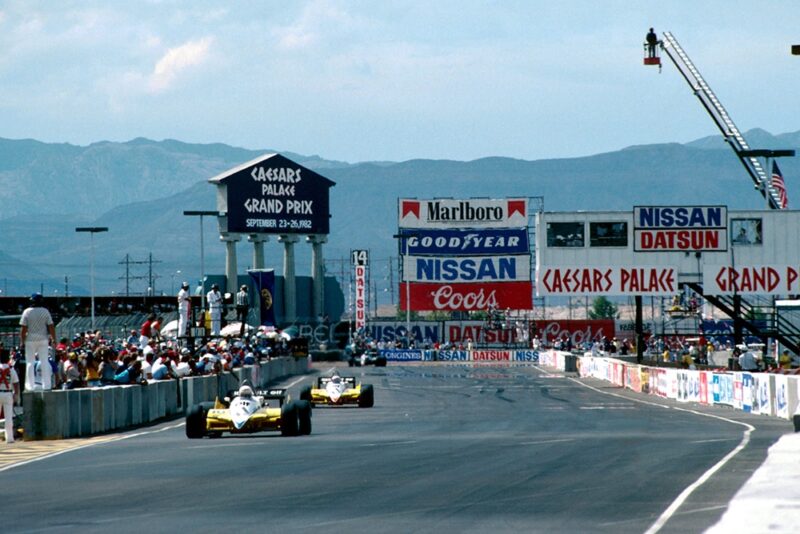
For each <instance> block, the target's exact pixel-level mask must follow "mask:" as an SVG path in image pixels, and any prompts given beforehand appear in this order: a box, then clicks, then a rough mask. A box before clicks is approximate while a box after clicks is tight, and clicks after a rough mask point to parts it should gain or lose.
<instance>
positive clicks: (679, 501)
mask: <svg viewBox="0 0 800 534" xmlns="http://www.w3.org/2000/svg"><path fill="white" fill-rule="evenodd" d="M570 380H571V381H573V382H575V383H576V384H580V385H581V386H583V387H585V388H589V389H591V390H593V391H596V392H598V393H602V394H603V395H611V396H612V397H619V398H622V399H625V400H629V401H633V402H638V403H641V404H648V405H650V406H660V407H662V408H666V409H672V410H678V411H681V412H688V413H692V414H695V415H699V416H701V417H710V418H712V419H719V420H721V421H725V422H727V423H732V424H734V425H739V426H743V427H745V429H746V430H745V431H744V433H743V434H742V440H741V441H740V442H739V445H737V446H736V448H735V449H733V450H732V451H731V452H729V453H728V454H726V455H725V457H724V458H722V459H721V460H720V461H719V462H717V463H716V464H714V465H713V466H712V467H711V468H710V469H709V470H708V471H706V472H705V473H703V474H702V475H701V476H700V478H698V479H697V480H695V481H694V482H693V483H692V484H690V485H689V486H687V487H686V489H684V490H683V491H682V492H681V494H680V495H678V497H677V498H676V499H675V500H674V501H672V504H670V505H669V506H668V507H667V509H666V510H664V512H663V513H662V514H661V515H660V516H659V517H658V519H657V520H656V522H655V523H653V524H652V526H651V527H650V528H649V529H647V530H646V531H645V534H655V533H656V532H658V531H659V530H661V528H662V527H663V526H664V525H665V524H666V523H667V521H669V520H670V518H671V517H672V516H673V515H675V512H677V511H678V508H680V507H681V506H682V505H683V503H684V502H686V499H688V498H689V496H690V495H691V494H692V492H694V490H696V489H697V488H699V487H700V486H702V485H703V484H704V483H705V482H706V481H707V480H708V479H709V478H711V477H712V476H714V474H715V473H716V472H717V471H719V470H720V469H722V467H723V466H724V465H725V464H726V463H728V462H729V461H731V460H732V459H733V457H734V456H736V455H737V454H739V453H740V452H741V451H742V450H744V448H745V447H747V444H748V443H750V434H751V433H752V432H753V431H754V430H755V427H753V426H752V425H749V424H747V423H743V422H741V421H735V420H733V419H728V418H727V417H722V416H719V415H714V414H709V413H702V412H698V411H696V410H689V409H687V408H679V407H677V406H665V405H663V404H658V403H655V402H648V401H644V400H641V399H636V398H631V397H626V396H624V395H619V394H618V393H611V392H608V391H603V390H602V389H598V388H596V387H593V386H590V385H588V384H584V383H583V382H581V381H580V380H578V379H575V378H570Z"/></svg>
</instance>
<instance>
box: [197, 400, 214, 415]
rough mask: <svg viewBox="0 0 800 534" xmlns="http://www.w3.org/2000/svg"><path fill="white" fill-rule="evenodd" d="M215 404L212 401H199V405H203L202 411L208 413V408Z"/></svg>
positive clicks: (211, 408) (212, 407)
mask: <svg viewBox="0 0 800 534" xmlns="http://www.w3.org/2000/svg"><path fill="white" fill-rule="evenodd" d="M216 405H217V403H215V402H214V401H205V402H201V403H200V406H202V407H203V411H205V412H206V413H208V411H209V410H213V409H214V406H216Z"/></svg>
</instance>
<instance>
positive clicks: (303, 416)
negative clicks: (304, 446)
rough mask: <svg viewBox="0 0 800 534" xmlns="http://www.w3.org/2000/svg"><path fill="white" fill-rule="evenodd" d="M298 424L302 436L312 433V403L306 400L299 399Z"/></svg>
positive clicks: (298, 430) (297, 404) (297, 403)
mask: <svg viewBox="0 0 800 534" xmlns="http://www.w3.org/2000/svg"><path fill="white" fill-rule="evenodd" d="M295 405H296V406H297V416H298V426H297V432H298V434H299V435H301V436H308V435H309V434H311V403H310V402H308V401H306V400H301V401H297V402H296V403H295Z"/></svg>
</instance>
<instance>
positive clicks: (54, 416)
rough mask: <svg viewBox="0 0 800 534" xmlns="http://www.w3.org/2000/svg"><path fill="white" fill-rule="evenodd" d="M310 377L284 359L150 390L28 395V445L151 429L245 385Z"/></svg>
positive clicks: (300, 363) (302, 361)
mask: <svg viewBox="0 0 800 534" xmlns="http://www.w3.org/2000/svg"><path fill="white" fill-rule="evenodd" d="M307 371H308V360H307V359H306V358H292V357H284V358H274V359H272V360H270V361H268V362H265V363H262V364H259V365H249V366H245V367H242V368H239V369H234V370H233V371H232V372H225V373H221V374H219V375H208V376H193V377H186V378H181V379H179V380H178V379H176V380H163V381H158V382H153V383H150V384H147V385H129V386H106V387H100V388H81V389H73V390H66V391H64V390H53V391H26V392H23V394H22V403H23V407H24V414H25V415H24V420H23V428H24V429H25V440H26V441H28V440H43V439H64V438H74V437H79V436H91V435H95V434H102V433H104V432H111V431H115V430H120V429H123V428H131V427H137V426H142V425H148V424H150V423H153V422H156V421H159V420H161V419H164V418H168V417H173V416H177V415H179V414H182V413H185V412H186V410H187V409H188V408H189V407H191V406H192V405H193V404H197V403H199V402H203V401H212V400H214V398H216V397H217V396H218V395H219V396H220V397H222V396H224V395H226V394H227V392H228V391H230V390H232V389H236V388H237V387H238V386H239V383H240V382H241V380H243V379H249V380H250V381H251V382H252V383H253V384H254V385H256V386H259V387H261V386H265V385H267V384H268V383H269V382H272V381H274V380H278V379H280V378H283V377H286V376H291V375H296V374H302V373H305V372H307Z"/></svg>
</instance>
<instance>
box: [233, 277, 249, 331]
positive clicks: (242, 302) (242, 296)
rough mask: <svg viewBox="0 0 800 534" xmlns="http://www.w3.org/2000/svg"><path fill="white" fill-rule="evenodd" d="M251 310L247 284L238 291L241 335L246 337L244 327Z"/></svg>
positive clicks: (237, 311) (237, 305) (237, 303)
mask: <svg viewBox="0 0 800 534" xmlns="http://www.w3.org/2000/svg"><path fill="white" fill-rule="evenodd" d="M249 312H250V295H249V294H248V293H247V285H242V287H240V288H239V292H238V293H236V319H237V320H238V321H240V322H241V328H240V329H239V337H241V338H243V337H244V328H245V324H246V323H247V314H248V313H249Z"/></svg>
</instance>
